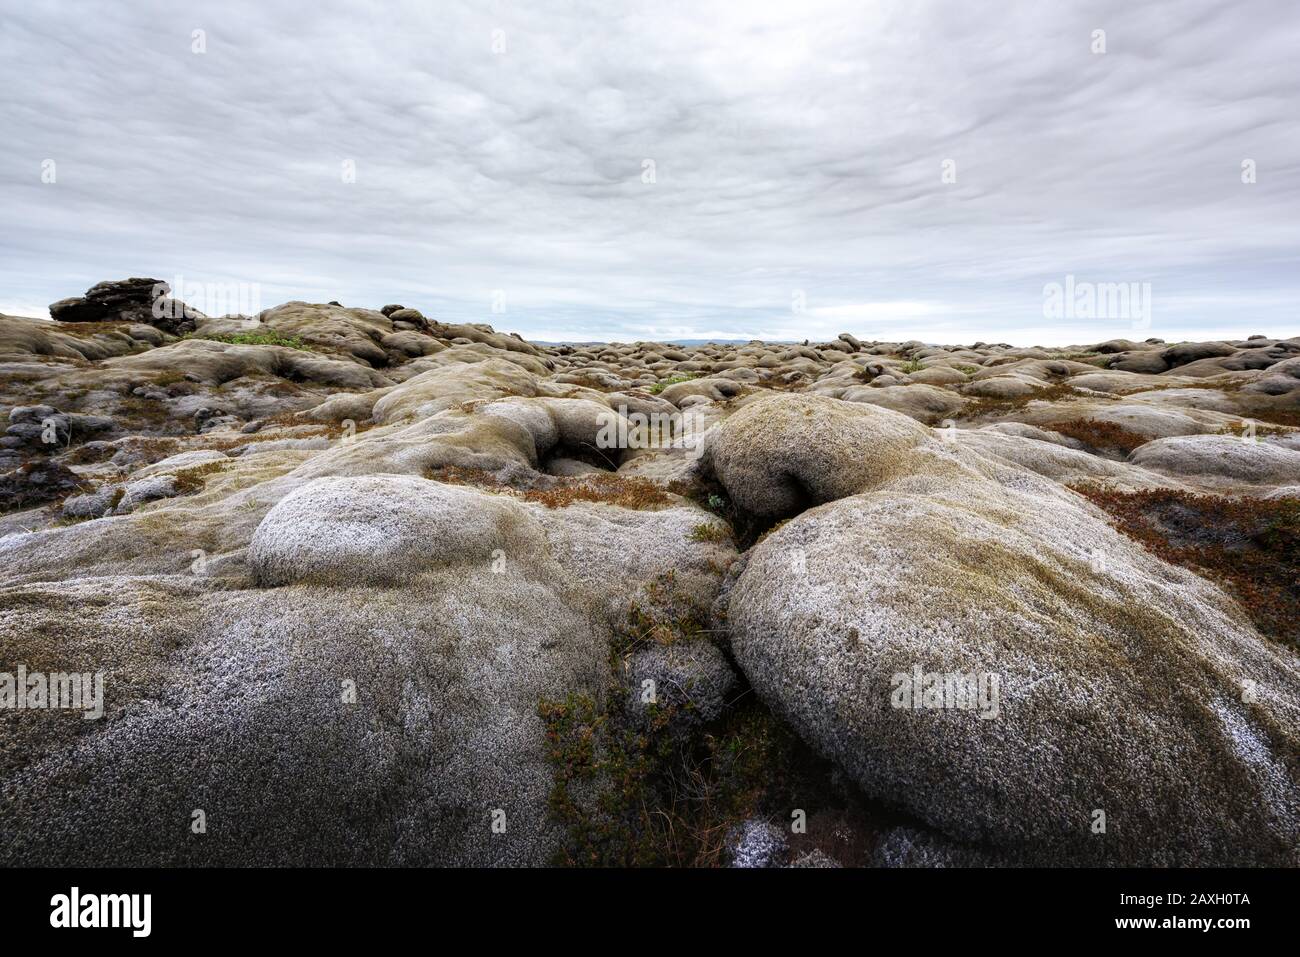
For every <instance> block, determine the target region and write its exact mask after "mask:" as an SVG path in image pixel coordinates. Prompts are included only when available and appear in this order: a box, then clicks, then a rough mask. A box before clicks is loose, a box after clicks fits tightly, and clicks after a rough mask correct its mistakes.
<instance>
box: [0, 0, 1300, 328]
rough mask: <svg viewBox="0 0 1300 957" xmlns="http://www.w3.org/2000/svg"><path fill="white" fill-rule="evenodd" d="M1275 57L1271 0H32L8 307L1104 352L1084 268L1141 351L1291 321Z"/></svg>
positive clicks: (14, 111) (17, 115)
mask: <svg viewBox="0 0 1300 957" xmlns="http://www.w3.org/2000/svg"><path fill="white" fill-rule="evenodd" d="M1099 27H1100V28H1104V29H1105V30H1106V32H1107V48H1108V52H1107V53H1106V54H1104V55H1101V56H1097V55H1094V54H1092V53H1091V52H1090V50H1089V45H1090V42H1091V34H1092V31H1093V30H1094V29H1096V28H1099ZM195 29H203V30H205V31H206V35H207V52H206V53H204V54H194V53H192V52H191V42H192V41H191V34H192V31H193V30H195ZM493 31H502V32H501V33H500V34H497V36H498V37H500V38H503V39H504V44H505V50H504V52H501V53H494V52H493V38H494V33H493ZM1296 49H1300V8H1297V7H1296V5H1295V4H1292V3H1289V2H1285V0H1254V2H1251V0H1247V2H1242V3H1235V4H1231V5H1223V4H1218V3H1215V2H1212V0H1178V2H1163V3H1159V2H1157V3H1146V4H1142V5H1140V6H1138V5H1134V4H1132V3H1129V2H1123V0H1105V2H1088V3H1078V4H1069V5H1063V4H1045V3H1041V2H1035V0H1022V2H1013V3H1003V2H996V3H995V2H991V0H990V2H985V3H966V4H953V3H946V2H927V0H915V2H903V0H898V2H884V3H876V4H862V3H856V2H844V3H820V2H817V3H801V4H798V5H790V4H784V3H745V4H738V3H733V2H722V0H718V2H696V3H692V4H689V5H681V6H678V5H665V4H655V5H649V6H644V7H635V8H624V9H618V8H616V7H612V6H610V5H608V4H598V3H591V4H578V5H565V6H562V7H561V6H556V7H555V8H553V9H537V8H532V7H530V8H523V7H516V6H510V7H507V6H504V5H484V4H481V3H448V2H441V0H440V2H438V3H436V4H428V3H420V2H414V0H413V2H409V3H396V4H382V5H380V4H374V5H368V4H364V3H356V2H340V0H334V2H323V3H319V4H316V5H313V6H312V8H311V9H310V10H309V11H304V10H303V8H302V7H301V6H300V5H296V4H287V3H266V2H260V3H253V2H251V0H233V2H229V3H223V4H221V5H219V6H218V5H210V4H188V3H177V2H152V3H149V2H145V3H133V4H131V5H121V4H115V5H96V6H94V7H88V6H85V5H80V4H76V5H74V4H71V3H68V4H50V5H40V6H35V5H32V6H29V7H26V8H17V9H14V10H12V11H10V12H8V13H7V14H6V24H5V30H4V31H3V33H0V129H3V130H4V132H5V140H6V149H5V150H4V151H3V152H0V198H2V200H3V202H0V301H2V302H8V303H13V304H14V308H15V311H24V312H26V311H28V309H29V307H30V306H31V305H32V304H39V303H46V302H50V301H53V300H55V299H58V298H62V297H64V296H68V295H73V294H76V293H79V292H81V291H82V290H84V289H85V288H86V287H88V286H89V285H91V284H92V283H94V282H97V281H99V280H101V279H107V278H118V277H122V276H127V275H141V274H145V275H152V276H157V277H160V278H168V277H171V276H174V275H178V274H181V275H185V276H187V277H193V278H194V279H195V280H197V281H205V282H226V283H236V282H256V283H260V284H261V289H262V295H263V300H264V301H265V302H267V303H274V302H278V301H281V300H285V299H291V298H305V299H314V300H322V301H323V300H328V299H338V300H340V301H343V302H345V303H349V304H358V305H371V306H378V305H381V304H383V303H385V302H404V303H406V304H409V305H415V306H418V307H419V308H421V309H423V310H425V311H426V312H428V313H429V314H431V315H437V316H440V317H445V318H449V319H456V320H470V321H485V322H493V323H494V324H496V325H497V326H499V327H502V328H506V329H511V330H517V331H519V332H521V333H523V334H524V335H526V336H534V337H537V338H551V337H555V336H554V335H553V334H554V333H556V332H562V333H566V335H565V336H564V337H565V338H583V339H617V338H624V339H627V338H648V337H650V333H649V331H648V330H657V329H672V330H682V332H679V333H677V334H676V337H678V338H684V337H691V338H698V337H704V336H707V335H709V334H711V333H724V334H728V335H733V336H740V337H747V336H750V335H763V336H765V337H768V338H772V337H774V336H776V335H783V334H785V333H790V335H788V336H787V337H790V338H800V339H801V338H804V337H806V336H813V337H821V336H824V335H834V334H835V333H836V332H839V331H843V330H846V329H847V330H848V331H852V332H854V333H856V334H858V335H861V336H864V337H880V338H885V337H896V336H898V335H899V334H900V327H901V326H905V327H906V330H907V335H908V337H909V338H911V337H915V338H922V339H930V340H940V339H942V340H964V341H973V340H976V339H985V340H988V341H992V340H994V339H1006V340H1011V341H1015V342H1025V343H1027V342H1029V341H1038V342H1042V343H1044V344H1058V343H1065V342H1072V341H1073V342H1084V341H1093V340H1096V339H1097V338H1099V336H1098V335H1097V334H1095V332H1096V331H1097V329H1098V325H1097V324H1092V325H1087V324H1083V325H1079V324H1073V325H1068V324H1062V323H1055V324H1053V323H1049V322H1047V321H1046V320H1044V318H1043V314H1042V287H1043V284H1044V283H1046V282H1051V281H1059V280H1060V279H1061V278H1062V277H1064V276H1065V275H1066V274H1074V275H1076V276H1078V277H1080V278H1081V279H1086V280H1089V281H1093V282H1129V281H1136V282H1149V283H1151V285H1152V288H1153V290H1155V295H1156V296H1157V299H1158V301H1159V302H1160V304H1161V307H1160V310H1159V312H1157V314H1156V321H1155V323H1154V325H1153V326H1152V328H1151V329H1150V330H1149V332H1148V334H1150V335H1157V336H1162V337H1164V338H1169V339H1176V338H1181V337H1193V336H1200V335H1203V334H1206V333H1207V332H1208V330H1211V329H1214V330H1219V333H1217V334H1223V330H1225V329H1227V330H1229V331H1231V330H1236V332H1237V334H1241V335H1245V334H1247V333H1251V332H1268V333H1271V334H1274V335H1293V334H1296V333H1297V331H1300V329H1297V323H1296V319H1295V310H1294V307H1293V303H1294V302H1295V301H1296V298H1297V296H1296V294H1297V292H1300V289H1298V288H1297V287H1298V286H1300V278H1298V274H1300V270H1296V269H1295V263H1296V262H1297V260H1300V255H1298V254H1300V216H1298V215H1297V213H1300V184H1298V183H1297V173H1298V172H1300V140H1298V139H1297V137H1296V135H1295V133H1294V125H1293V124H1294V120H1293V117H1294V113H1295V108H1296V104H1297V101H1298V100H1300V97H1298V95H1297V94H1300V66H1298V65H1297V63H1298V61H1297V58H1296V57H1295V55H1294V51H1295V50H1296ZM1246 158H1251V159H1254V160H1255V161H1256V163H1257V167H1258V182H1256V183H1255V184H1252V185H1246V184H1243V183H1242V182H1241V178H1240V164H1241V162H1242V161H1243V159H1246ZM44 159H53V160H55V162H56V164H57V167H56V168H57V182H56V183H54V184H45V183H42V182H41V180H40V173H41V163H42V161H43V160H44ZM645 159H652V160H654V163H655V182H654V183H653V184H647V183H644V182H643V181H642V171H643V165H642V164H643V160H645ZM946 159H951V160H953V161H954V163H955V168H956V173H957V179H956V182H955V183H951V184H945V183H943V182H942V181H941V170H942V166H941V164H942V163H943V161H944V160H946ZM346 160H351V161H353V162H354V163H355V168H356V182H354V183H344V182H343V181H342V176H341V170H342V164H343V163H344V161H346ZM494 290H502V291H504V293H505V295H506V299H507V303H508V308H507V312H506V313H505V314H504V315H494V314H493V313H492V312H491V308H490V307H491V302H492V295H493V292H494ZM797 290H802V291H804V293H805V296H806V299H807V303H808V312H807V314H805V315H801V316H795V315H793V314H792V312H791V301H792V296H793V295H794V293H795V292H796V291H797ZM20 305H21V306H22V307H23V308H22V309H21V310H19V309H18V306H20ZM5 308H7V307H5ZM909 310H911V311H909ZM918 310H919V311H918ZM900 320H906V321H905V322H900ZM690 332H698V333H699V335H692V336H687V333H690ZM1114 334H1117V333H1115V332H1114V331H1112V330H1111V329H1110V328H1109V327H1105V328H1104V330H1103V331H1102V335H1101V336H1100V337H1109V336H1111V335H1114Z"/></svg>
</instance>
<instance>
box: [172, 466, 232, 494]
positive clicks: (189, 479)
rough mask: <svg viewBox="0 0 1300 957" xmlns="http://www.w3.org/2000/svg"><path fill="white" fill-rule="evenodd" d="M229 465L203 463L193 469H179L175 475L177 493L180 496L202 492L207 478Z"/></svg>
mask: <svg viewBox="0 0 1300 957" xmlns="http://www.w3.org/2000/svg"><path fill="white" fill-rule="evenodd" d="M229 464H230V463H228V462H205V463H204V464H202V465H196V466H194V467H193V468H188V469H181V470H180V471H178V472H176V473H175V475H176V490H177V492H178V493H180V494H181V495H188V494H190V493H191V492H199V491H202V490H203V488H204V486H205V485H206V484H207V481H206V479H207V477H208V476H209V475H215V474H216V473H217V472H222V471H225V468H226V466H227V465H229Z"/></svg>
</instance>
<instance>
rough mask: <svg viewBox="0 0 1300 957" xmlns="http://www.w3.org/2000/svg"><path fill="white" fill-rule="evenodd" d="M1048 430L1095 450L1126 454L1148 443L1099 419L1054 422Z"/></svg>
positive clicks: (1135, 434)
mask: <svg viewBox="0 0 1300 957" xmlns="http://www.w3.org/2000/svg"><path fill="white" fill-rule="evenodd" d="M1048 428H1050V429H1052V430H1054V431H1056V432H1060V433H1061V434H1062V435H1064V436H1066V437H1067V438H1071V439H1078V440H1079V441H1080V442H1082V443H1083V444H1084V445H1088V446H1091V447H1092V448H1094V449H1118V450H1119V451H1121V452H1123V453H1125V454H1127V453H1129V452H1132V451H1133V450H1134V449H1136V448H1137V447H1138V446H1139V445H1145V444H1146V441H1147V440H1146V438H1145V437H1144V436H1141V435H1138V434H1137V433H1136V432H1130V431H1129V430H1128V429H1126V428H1124V427H1123V426H1120V425H1116V424H1115V423H1114V422H1100V421H1098V420H1097V419H1070V420H1068V421H1066V422H1054V423H1052V424H1051V425H1050V426H1048Z"/></svg>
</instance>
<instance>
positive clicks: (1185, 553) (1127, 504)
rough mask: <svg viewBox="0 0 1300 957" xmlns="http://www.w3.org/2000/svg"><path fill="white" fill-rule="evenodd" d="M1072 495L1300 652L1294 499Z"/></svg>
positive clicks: (1169, 493) (1298, 517)
mask: <svg viewBox="0 0 1300 957" xmlns="http://www.w3.org/2000/svg"><path fill="white" fill-rule="evenodd" d="M1071 488H1073V489H1074V491H1076V492H1078V493H1080V494H1081V495H1084V496H1086V497H1087V498H1088V499H1089V500H1091V501H1092V502H1094V503H1096V504H1097V505H1099V506H1101V507H1102V508H1103V509H1105V510H1106V511H1107V512H1108V513H1109V514H1110V515H1111V516H1112V524H1113V525H1114V526H1115V527H1116V528H1117V529H1118V530H1119V531H1121V532H1123V533H1125V534H1126V535H1128V536H1129V537H1130V538H1133V539H1135V540H1136V541H1138V542H1140V543H1141V544H1142V545H1144V546H1145V547H1146V548H1148V549H1149V550H1150V551H1152V552H1154V553H1155V554H1156V555H1159V556H1160V557H1161V558H1163V559H1164V560H1165V561H1168V562H1171V563H1173V564H1176V565H1181V566H1183V567H1184V568H1190V569H1193V570H1194V571H1196V572H1198V573H1201V574H1203V575H1205V576H1206V577H1208V578H1210V579H1212V580H1214V581H1217V582H1219V583H1220V584H1221V585H1223V586H1224V587H1225V588H1226V589H1227V590H1228V591H1229V593H1231V594H1232V595H1233V596H1234V597H1235V598H1236V599H1237V600H1238V602H1239V603H1240V604H1241V606H1242V608H1243V609H1244V611H1245V612H1246V614H1247V615H1248V616H1249V617H1250V619H1251V621H1253V622H1254V624H1255V627H1257V628H1258V629H1259V630H1260V632H1261V633H1263V634H1265V635H1267V636H1269V637H1271V638H1273V639H1275V640H1277V641H1283V642H1287V643H1290V644H1291V645H1293V646H1295V647H1298V648H1300V498H1283V499H1273V500H1266V499H1255V498H1242V497H1229V496H1219V495H1194V494H1192V493H1190V492H1183V491H1179V490H1174V489H1152V490H1146V491H1140V492H1119V491H1114V490H1111V489H1106V488H1102V487H1100V486H1096V485H1077V486H1071Z"/></svg>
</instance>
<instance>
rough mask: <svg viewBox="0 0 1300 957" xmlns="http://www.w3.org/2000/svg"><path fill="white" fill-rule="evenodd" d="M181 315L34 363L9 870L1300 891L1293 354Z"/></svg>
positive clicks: (1263, 343) (44, 344)
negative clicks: (568, 335) (61, 686)
mask: <svg viewBox="0 0 1300 957" xmlns="http://www.w3.org/2000/svg"><path fill="white" fill-rule="evenodd" d="M168 294H169V291H168V290H167V289H166V285H165V284H162V283H158V282H157V281H156V280H152V279H128V280H121V281H114V282H109V283H101V284H100V285H98V286H96V287H94V288H93V289H91V290H89V291H88V292H87V294H86V295H85V296H81V297H74V298H72V299H66V300H62V301H61V302H59V303H55V304H54V305H53V306H51V315H52V316H53V318H54V321H48V320H34V319H26V318H19V317H10V316H0V419H4V420H7V427H6V430H5V433H4V435H3V437H2V438H0V672H3V673H9V674H13V673H16V671H17V669H18V668H19V667H20V666H21V667H23V668H24V669H25V670H26V671H27V672H42V673H56V672H67V673H84V674H92V673H102V674H103V678H104V695H103V712H104V713H103V716H102V718H98V719H97V720H86V718H85V716H84V715H83V714H80V713H77V712H76V711H72V710H62V711H59V710H53V709H44V708H41V707H39V706H38V707H35V708H32V707H28V708H25V709H16V708H13V707H9V708H6V709H5V710H0V863H2V864H7V865H14V864H32V865H42V864H88V865H103V864H128V865H135V864H175V865H265V864H309V865H376V864H377V865H424V864H435V865H469V866H483V865H540V864H552V863H558V864H567V865H579V866H582V865H607V864H632V865H660V864H669V865H728V864H731V865H737V866H822V867H834V866H860V865H885V866H969V865H978V866H984V865H1017V864H1047V865H1059V866H1072V865H1096V864H1101V865H1119V866H1129V865H1154V866H1209V865H1279V864H1281V865H1292V866H1294V865H1297V864H1300V658H1298V657H1297V655H1298V653H1300V578H1298V576H1300V336H1295V337H1292V338H1283V339H1276V338H1270V337H1267V336H1264V335H1249V336H1247V337H1243V338H1241V339H1235V340H1231V341H1222V342H1195V343H1190V342H1178V343H1174V342H1164V341H1161V340H1159V339H1146V340H1144V341H1130V340H1125V339H1115V340H1111V341H1106V342H1098V343H1092V344H1087V345H1079V346H1074V347H1069V348H1064V349H1043V348H1018V347H1013V346H1010V345H1007V344H1005V343H984V342H976V343H974V344H972V345H965V346H962V345H948V346H937V345H926V344H923V343H921V342H875V341H862V340H859V339H858V338H856V337H855V336H854V335H852V334H848V333H845V334H843V335H841V336H839V338H838V339H836V340H834V341H832V342H806V343H803V344H785V345H772V344H765V343H763V342H750V343H747V344H704V345H670V344H665V343H653V342H636V343H610V344H602V345H569V346H564V345H560V346H542V345H535V344H531V343H529V342H526V341H524V340H523V339H521V338H520V337H518V336H516V335H510V334H505V333H501V332H497V331H495V330H494V329H493V328H492V327H490V326H487V325H478V324H472V325H465V324H448V323H443V322H440V321H437V320H436V319H433V318H428V317H425V316H424V315H422V314H421V313H420V312H419V311H418V310H416V309H413V308H406V307H403V306H401V305H397V304H394V305H387V306H384V307H383V308H382V309H369V308H358V307H347V306H342V305H339V304H337V303H331V304H311V303H305V302H289V303H285V304H284V305H281V306H277V307H275V308H272V309H268V310H266V311H264V312H262V313H261V314H260V315H258V316H255V317H238V316H233V317H232V316H227V317H221V318H211V317H207V316H203V315H202V314H200V313H197V312H194V311H193V310H190V309H187V308H185V306H184V304H183V303H179V302H177V301H175V300H171V299H168V298H167V296H168ZM930 676H939V677H938V678H937V679H933V678H931V677H930ZM945 676H957V678H955V679H952V680H950V681H949V682H948V684H945V683H944V681H945ZM962 681H967V684H965V685H962V684H961V682H962ZM962 687H966V688H967V689H970V688H974V687H978V689H979V692H978V696H977V697H975V698H970V697H968V698H965V699H964V698H963V697H962V693H961V691H960V688H962ZM953 688H957V689H958V690H957V691H955V692H954V691H953V690H952V689H953ZM945 689H947V690H945ZM912 692H915V693H914V694H913V693H912ZM931 692H934V694H933V695H931ZM0 703H3V702H0ZM200 812H201V813H200ZM199 821H201V822H202V827H199V825H198V824H197V823H196V822H199Z"/></svg>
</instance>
